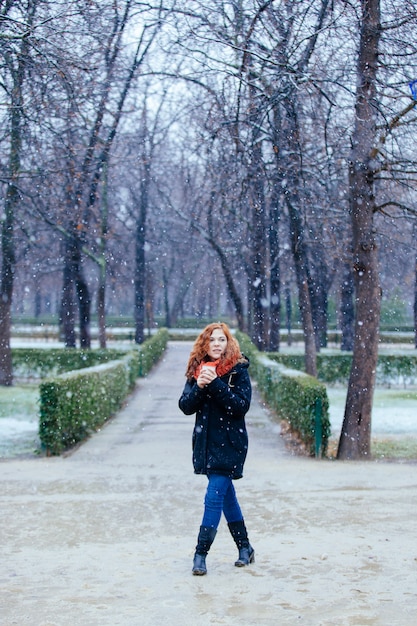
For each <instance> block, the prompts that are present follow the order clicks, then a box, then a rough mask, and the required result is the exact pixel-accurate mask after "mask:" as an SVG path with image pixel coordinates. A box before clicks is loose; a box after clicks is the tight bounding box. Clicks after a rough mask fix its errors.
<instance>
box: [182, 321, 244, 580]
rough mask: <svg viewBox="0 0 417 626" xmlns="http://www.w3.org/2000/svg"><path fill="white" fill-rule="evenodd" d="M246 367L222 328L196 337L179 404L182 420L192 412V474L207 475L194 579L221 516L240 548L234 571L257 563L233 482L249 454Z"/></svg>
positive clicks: (211, 327)
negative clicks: (246, 417)
mask: <svg viewBox="0 0 417 626" xmlns="http://www.w3.org/2000/svg"><path fill="white" fill-rule="evenodd" d="M248 367H249V362H248V360H247V359H246V358H245V357H244V356H243V355H242V354H241V352H240V348H239V344H238V342H237V340H236V339H235V338H234V337H233V336H232V334H231V333H230V330H229V328H228V326H227V325H226V324H224V323H221V322H219V323H215V324H209V325H208V326H207V327H206V328H205V329H204V330H203V331H202V332H201V333H200V335H199V336H198V337H197V339H196V341H195V343H194V347H193V349H192V351H191V354H190V357H189V360H188V366H187V371H186V377H187V382H186V384H185V387H184V391H183V393H182V395H181V398H180V400H179V407H180V409H181V411H183V413H185V415H192V414H193V413H196V418H195V426H194V432H193V439H192V447H193V465H194V472H195V473H196V474H206V475H207V477H208V486H207V491H206V495H205V499H204V515H203V519H202V522H201V526H200V531H199V534H198V542H197V546H196V550H195V555H194V563H193V574H194V575H195V576H204V574H207V568H206V556H207V553H208V551H209V549H210V546H211V544H212V543H213V541H214V538H215V536H216V533H217V527H218V525H219V522H220V518H221V514H222V512H223V513H224V515H225V518H226V520H227V523H228V527H229V530H230V532H231V534H232V537H233V539H234V541H235V543H236V545H237V547H238V550H239V557H238V560H237V561H236V562H235V565H236V566H237V567H243V566H244V565H249V563H252V562H253V561H254V560H255V551H254V549H253V548H252V546H251V545H250V543H249V539H248V535H247V531H246V527H245V523H244V519H243V515H242V511H241V509H240V506H239V502H238V500H237V497H236V492H235V489H234V486H233V483H232V480H235V479H237V478H241V477H242V472H243V465H244V463H245V459H246V454H247V451H248V435H247V431H246V425H245V414H246V413H247V411H248V409H249V406H250V401H251V394H252V389H251V383H250V379H249V374H248Z"/></svg>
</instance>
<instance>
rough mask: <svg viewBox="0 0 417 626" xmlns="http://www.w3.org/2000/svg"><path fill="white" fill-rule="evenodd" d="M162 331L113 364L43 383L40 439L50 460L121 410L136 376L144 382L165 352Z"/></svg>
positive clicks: (41, 389) (165, 340) (79, 371)
mask: <svg viewBox="0 0 417 626" xmlns="http://www.w3.org/2000/svg"><path fill="white" fill-rule="evenodd" d="M167 341H168V332H167V331H166V330H165V329H162V330H160V331H158V333H156V335H155V336H153V337H152V338H150V339H148V340H147V341H145V342H144V343H143V344H142V345H141V346H139V347H138V348H137V349H135V350H132V351H131V352H129V353H127V354H125V355H124V356H123V358H121V359H119V360H117V361H110V362H108V363H104V364H101V365H96V366H94V367H88V368H84V369H82V370H76V371H71V372H67V373H65V374H61V375H58V376H56V377H55V378H52V379H50V380H46V381H44V382H42V383H41V384H40V386H39V391H40V420H39V437H40V440H41V443H42V447H43V448H44V449H45V450H46V453H47V454H48V455H56V454H61V453H62V452H63V451H64V450H66V449H68V448H70V447H72V446H74V445H75V444H77V443H78V442H80V441H83V440H84V439H86V438H87V437H88V436H89V435H90V434H91V433H92V432H94V431H95V430H97V429H98V428H99V427H100V426H101V425H102V424H104V423H105V422H106V421H107V420H108V419H109V418H110V417H111V416H112V415H114V414H115V413H116V411H117V410H119V409H120V407H121V406H122V404H123V401H124V400H125V398H126V396H127V395H128V393H129V391H131V390H132V388H133V387H134V384H135V381H136V379H137V377H138V376H146V374H148V373H149V371H150V369H151V368H152V366H153V365H154V364H155V363H156V362H157V361H158V360H159V358H160V357H161V355H162V353H163V352H164V350H165V348H166V344H167Z"/></svg>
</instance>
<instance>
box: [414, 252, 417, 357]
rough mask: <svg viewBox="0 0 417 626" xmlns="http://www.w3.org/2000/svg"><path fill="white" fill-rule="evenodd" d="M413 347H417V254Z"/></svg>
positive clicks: (416, 261) (416, 263)
mask: <svg viewBox="0 0 417 626" xmlns="http://www.w3.org/2000/svg"><path fill="white" fill-rule="evenodd" d="M414 273H415V278H414V347H415V348H417V256H416V259H415V268H414Z"/></svg>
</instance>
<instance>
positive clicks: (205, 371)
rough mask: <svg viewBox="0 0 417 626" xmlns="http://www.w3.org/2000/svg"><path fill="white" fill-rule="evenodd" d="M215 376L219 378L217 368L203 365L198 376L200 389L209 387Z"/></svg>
mask: <svg viewBox="0 0 417 626" xmlns="http://www.w3.org/2000/svg"><path fill="white" fill-rule="evenodd" d="M215 378H217V374H216V370H215V368H214V367H203V368H202V370H201V372H200V375H199V377H198V378H197V385H198V386H199V387H200V389H203V388H204V387H207V385H209V384H210V383H211V382H212V381H213V380H214V379H215Z"/></svg>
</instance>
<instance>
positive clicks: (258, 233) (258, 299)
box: [249, 143, 269, 351]
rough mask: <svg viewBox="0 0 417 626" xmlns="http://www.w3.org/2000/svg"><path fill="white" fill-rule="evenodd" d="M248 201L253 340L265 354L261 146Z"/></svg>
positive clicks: (257, 147)
mask: <svg viewBox="0 0 417 626" xmlns="http://www.w3.org/2000/svg"><path fill="white" fill-rule="evenodd" d="M249 185H250V188H249V197H250V210H251V216H252V236H251V242H250V248H251V267H250V270H249V271H250V280H251V282H252V297H253V302H252V306H253V317H252V328H251V339H252V341H253V343H254V344H255V345H256V346H257V348H258V349H259V350H261V351H265V350H266V349H267V348H268V345H269V341H268V316H267V292H266V276H267V264H266V251H267V245H266V230H265V195H264V172H263V167H262V151H261V145H260V144H259V143H258V144H256V145H255V146H254V147H253V149H252V154H251V166H250V171H249Z"/></svg>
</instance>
